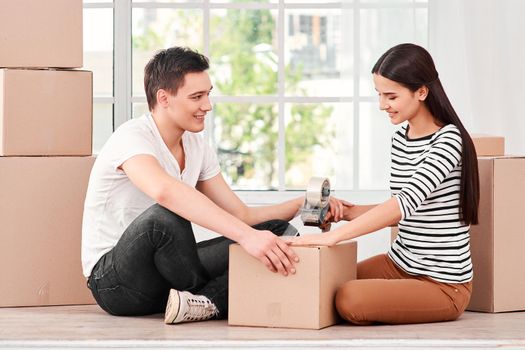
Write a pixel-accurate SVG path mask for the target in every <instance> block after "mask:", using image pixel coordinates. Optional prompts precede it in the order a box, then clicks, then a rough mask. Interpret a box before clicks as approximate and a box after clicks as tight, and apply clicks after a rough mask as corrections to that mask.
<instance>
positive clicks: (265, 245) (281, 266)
mask: <svg viewBox="0 0 525 350" xmlns="http://www.w3.org/2000/svg"><path fill="white" fill-rule="evenodd" d="M239 244H240V245H241V246H242V247H243V248H244V250H246V251H247V252H248V254H250V255H251V256H253V257H255V258H257V259H258V260H259V261H260V262H262V263H263V264H264V265H265V266H266V267H267V268H268V270H270V271H272V272H279V273H281V274H283V275H284V276H288V274H290V273H291V274H294V273H295V267H294V263H297V262H299V257H298V256H297V255H296V254H295V252H294V251H293V250H292V249H291V248H290V247H289V246H288V245H287V244H286V242H284V241H283V240H282V239H280V238H279V237H277V236H275V235H274V234H273V233H271V232H270V231H255V230H254V232H252V233H250V234H248V235H246V236H244V237H243V238H242V239H241V240H239Z"/></svg>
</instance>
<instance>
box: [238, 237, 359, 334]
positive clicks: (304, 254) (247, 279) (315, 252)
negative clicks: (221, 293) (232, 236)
mask: <svg viewBox="0 0 525 350" xmlns="http://www.w3.org/2000/svg"><path fill="white" fill-rule="evenodd" d="M293 249H294V251H295V252H296V253H297V255H298V256H299V259H300V262H299V263H298V264H296V270H297V273H296V274H295V275H289V276H287V277H285V276H283V275H281V274H278V273H272V272H270V271H269V270H268V269H267V268H266V266H264V265H263V264H262V263H261V262H259V260H257V259H255V258H254V257H252V256H250V255H249V254H248V253H246V252H245V251H244V249H243V248H242V247H241V246H239V245H237V244H235V245H231V246H230V267H229V310H228V324H230V325H237V326H260V327H286V328H309V329H321V328H324V327H328V326H330V325H333V324H335V323H337V321H338V319H339V318H338V315H337V312H336V310H335V306H334V297H335V293H336V291H337V288H338V287H339V286H341V285H342V284H343V283H344V282H346V281H349V280H352V279H355V278H356V261H357V243H356V242H347V243H343V244H339V245H336V246H334V247H293Z"/></svg>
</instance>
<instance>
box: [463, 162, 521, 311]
mask: <svg viewBox="0 0 525 350" xmlns="http://www.w3.org/2000/svg"><path fill="white" fill-rule="evenodd" d="M478 166H479V178H480V191H481V196H480V206H479V224H478V225H473V226H471V231H470V232H471V235H470V238H471V252H472V263H473V266H474V279H473V293H472V298H471V300H470V304H469V306H468V308H467V310H471V311H485V312H502V311H517V310H525V278H524V276H525V253H524V252H523V249H524V247H525V234H524V232H525V231H524V228H523V227H524V221H523V213H524V205H523V200H524V198H525V157H510V156H509V157H487V158H478Z"/></svg>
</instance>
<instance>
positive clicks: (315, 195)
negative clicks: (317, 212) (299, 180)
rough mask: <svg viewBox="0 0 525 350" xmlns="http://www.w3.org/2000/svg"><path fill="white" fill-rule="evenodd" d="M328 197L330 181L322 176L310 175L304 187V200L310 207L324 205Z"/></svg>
mask: <svg viewBox="0 0 525 350" xmlns="http://www.w3.org/2000/svg"><path fill="white" fill-rule="evenodd" d="M329 199H330V181H329V180H328V179H327V178H324V177H312V178H311V179H310V181H309V182H308V187H307V188H306V202H307V203H308V204H309V205H311V206H312V207H321V208H322V207H324V206H326V205H327V202H328V200H329Z"/></svg>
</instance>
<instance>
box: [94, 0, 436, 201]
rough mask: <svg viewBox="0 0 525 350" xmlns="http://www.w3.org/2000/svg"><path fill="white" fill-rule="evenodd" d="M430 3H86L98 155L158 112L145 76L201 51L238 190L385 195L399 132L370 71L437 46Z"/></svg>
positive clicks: (210, 125)
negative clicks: (177, 52)
mask: <svg viewBox="0 0 525 350" xmlns="http://www.w3.org/2000/svg"><path fill="white" fill-rule="evenodd" d="M427 14H428V4H427V1H426V0H353V1H352V0H346V1H321V0H318V1H314V0H302V1H301V0H266V1H265V0H259V1H255V0H254V1H251V2H250V1H243V0H186V1H185V0H163V1H161V0H158V1H155V0H149V1H135V0H119V1H115V2H113V1H103V0H98V1H94V0H92V1H84V51H85V55H84V59H85V63H84V66H85V68H86V69H90V70H93V72H94V99H93V102H94V153H97V152H98V150H99V149H100V147H101V146H102V145H103V143H104V142H105V140H107V138H108V137H109V135H110V134H111V132H112V130H113V129H114V128H115V127H118V126H119V125H120V124H122V123H123V122H125V121H126V120H128V119H130V118H132V117H138V116H140V115H142V114H143V113H146V112H147V104H146V98H145V95H144V91H143V82H142V79H143V69H144V65H145V64H146V62H147V61H148V60H149V59H150V58H151V57H152V55H153V54H154V52H155V51H156V50H158V49H161V48H166V47H170V46H175V45H178V46H189V47H191V48H194V49H196V50H199V51H200V52H203V53H204V54H206V55H207V56H208V57H209V58H210V61H211V68H210V75H211V79H212V82H213V84H214V91H213V93H212V101H213V103H214V109H213V111H212V112H211V113H209V115H208V119H207V127H206V131H205V133H206V136H207V137H208V138H209V140H210V142H211V143H212V145H214V147H215V148H216V149H217V153H218V156H219V159H220V162H221V166H222V168H223V175H224V176H225V178H226V179H227V181H228V182H229V183H230V184H231V185H232V187H233V188H234V189H238V190H280V191H284V190H293V189H304V187H305V185H306V183H307V181H308V179H309V178H310V177H311V176H314V175H319V176H329V177H330V178H331V180H332V187H333V188H335V189H337V190H353V191H356V190H385V189H387V186H388V176H389V175H388V174H389V158H390V155H389V147H390V135H391V133H392V131H393V129H394V127H392V126H391V125H390V123H389V121H388V120H387V118H386V117H385V116H384V115H383V113H381V112H380V111H379V109H378V103H377V96H376V94H375V91H374V89H373V85H372V79H371V76H370V70H371V67H372V65H373V64H374V62H375V60H377V58H378V57H379V56H380V55H381V54H382V53H383V52H384V51H385V50H386V49H388V48H389V47H391V46H393V45H395V44H398V43H401V42H414V43H417V44H420V45H422V46H427V41H428V39H427Z"/></svg>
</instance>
